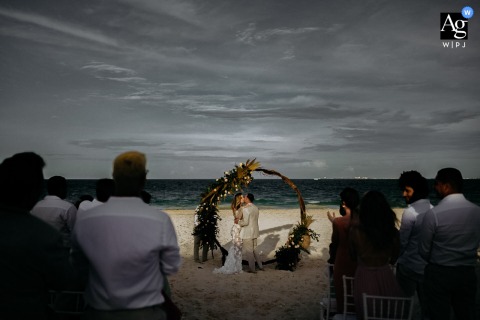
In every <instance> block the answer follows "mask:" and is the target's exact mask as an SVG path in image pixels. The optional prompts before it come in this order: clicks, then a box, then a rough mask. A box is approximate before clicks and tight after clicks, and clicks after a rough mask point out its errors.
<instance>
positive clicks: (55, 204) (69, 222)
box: [31, 176, 77, 248]
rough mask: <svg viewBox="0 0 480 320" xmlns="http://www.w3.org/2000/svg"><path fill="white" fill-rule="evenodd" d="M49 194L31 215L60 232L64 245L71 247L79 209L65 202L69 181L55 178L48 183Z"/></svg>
mask: <svg viewBox="0 0 480 320" xmlns="http://www.w3.org/2000/svg"><path fill="white" fill-rule="evenodd" d="M47 193H48V195H47V196H45V198H44V199H43V200H40V201H39V202H37V204H36V205H35V206H34V207H33V209H32V211H31V213H32V215H34V216H36V217H37V218H39V219H42V220H43V221H45V222H47V223H48V224H50V225H51V226H53V227H54V228H55V229H57V230H58V231H60V233H61V234H62V236H63V244H64V245H65V246H66V247H67V248H70V247H71V235H72V230H73V227H74V225H75V220H76V216H77V208H76V207H75V206H74V205H73V203H70V202H68V201H66V200H65V198H66V197H67V180H66V179H65V178H64V177H61V176H53V177H51V178H50V179H48V181H47Z"/></svg>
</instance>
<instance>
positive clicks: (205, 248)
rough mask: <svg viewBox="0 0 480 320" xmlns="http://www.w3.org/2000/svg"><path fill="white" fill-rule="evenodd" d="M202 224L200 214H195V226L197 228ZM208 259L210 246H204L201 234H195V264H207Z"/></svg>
mask: <svg viewBox="0 0 480 320" xmlns="http://www.w3.org/2000/svg"><path fill="white" fill-rule="evenodd" d="M199 224H200V220H199V219H198V213H196V212H195V215H194V217H193V225H194V227H197V226H198V225H199ZM200 247H202V260H200V257H199V254H198V251H199V250H200ZM207 257H208V246H207V245H202V236H201V235H200V234H195V233H194V234H193V260H195V262H199V263H202V262H205V261H207Z"/></svg>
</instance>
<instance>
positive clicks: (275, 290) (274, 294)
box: [164, 208, 403, 320]
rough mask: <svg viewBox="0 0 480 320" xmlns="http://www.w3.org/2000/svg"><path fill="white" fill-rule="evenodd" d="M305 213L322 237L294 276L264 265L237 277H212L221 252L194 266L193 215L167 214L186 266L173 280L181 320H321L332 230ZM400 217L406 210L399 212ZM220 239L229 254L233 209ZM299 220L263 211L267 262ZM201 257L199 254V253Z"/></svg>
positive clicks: (290, 213)
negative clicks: (181, 314)
mask: <svg viewBox="0 0 480 320" xmlns="http://www.w3.org/2000/svg"><path fill="white" fill-rule="evenodd" d="M329 210H330V211H335V212H336V213H337V216H338V210H332V209H313V210H312V209H310V210H308V209H307V215H311V216H313V219H314V220H315V221H314V222H313V223H312V224H311V226H310V228H311V229H313V230H314V231H315V232H316V233H318V234H319V235H320V237H319V241H318V242H317V241H314V240H312V241H311V244H310V247H309V251H310V254H307V253H303V252H302V254H301V261H300V262H299V264H298V267H297V269H296V270H295V271H293V272H291V271H285V270H276V269H275V266H276V264H275V263H271V264H267V265H265V269H266V271H265V272H258V273H256V274H250V273H246V272H243V273H240V274H235V275H221V274H213V269H214V268H218V267H220V266H221V263H222V262H221V258H222V255H221V253H220V250H215V251H213V258H212V252H211V251H210V252H209V256H208V260H207V261H206V262H204V263H196V262H194V261H193V236H192V231H193V215H194V211H193V210H185V209H168V210H164V211H165V212H166V213H167V214H168V215H169V216H170V217H171V219H172V222H173V224H174V226H175V230H176V232H177V237H178V244H179V247H180V255H181V257H182V265H181V267H180V270H179V272H178V273H177V274H175V275H173V276H170V277H169V282H170V286H171V289H172V299H173V301H174V302H175V303H176V304H177V305H178V306H179V308H180V309H181V310H182V312H183V319H184V320H189V319H226V320H228V319H257V318H259V319H305V320H307V319H319V318H320V301H321V299H322V298H323V297H324V295H325V292H326V289H327V284H328V281H327V280H328V277H327V275H326V273H325V270H326V263H327V260H328V257H329V254H328V245H329V244H330V239H331V233H332V226H331V222H330V221H329V220H328V218H327V211H329ZM394 211H395V213H396V214H397V217H399V218H400V217H401V214H402V212H403V208H395V209H394ZM219 215H220V218H221V220H220V219H219V220H218V227H219V232H218V235H217V239H218V240H219V242H220V243H221V244H222V246H224V247H225V249H227V250H228V248H229V247H230V244H231V237H230V229H231V226H232V223H233V218H232V214H231V212H230V210H224V209H221V210H219ZM299 221H300V209H299V208H297V209H266V208H260V216H259V227H260V237H259V239H258V248H259V251H260V252H261V254H260V255H261V257H262V260H263V261H267V260H270V259H273V258H274V255H275V250H277V249H278V248H279V247H281V246H282V245H283V244H284V243H285V242H286V240H287V237H288V233H289V231H290V230H291V229H292V228H293V226H294V225H295V224H297V222H299ZM200 254H201V253H200Z"/></svg>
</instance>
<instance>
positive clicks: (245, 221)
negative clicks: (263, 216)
mask: <svg viewBox="0 0 480 320" xmlns="http://www.w3.org/2000/svg"><path fill="white" fill-rule="evenodd" d="M238 224H239V225H240V226H241V227H242V230H241V231H240V236H241V237H242V239H243V251H244V252H245V258H246V260H247V261H248V266H249V268H250V271H253V272H254V271H255V261H257V264H258V267H259V268H260V269H262V268H263V265H262V262H261V261H260V255H259V254H258V252H257V251H256V248H257V238H258V236H259V234H260V233H259V228H258V208H257V206H255V205H254V204H253V203H250V204H249V205H247V206H245V207H243V218H242V220H240V221H238Z"/></svg>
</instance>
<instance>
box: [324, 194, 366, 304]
mask: <svg viewBox="0 0 480 320" xmlns="http://www.w3.org/2000/svg"><path fill="white" fill-rule="evenodd" d="M340 200H341V203H340V210H339V211H340V217H338V218H334V219H333V221H332V242H331V243H330V246H329V253H330V259H329V260H328V263H332V264H334V271H333V281H334V285H335V297H336V300H337V313H343V307H344V305H343V302H344V301H343V276H344V275H345V276H347V277H353V276H354V275H355V270H356V268H357V261H356V260H355V259H354V258H352V256H351V254H350V241H349V233H350V222H351V219H352V214H353V212H354V211H355V210H357V207H358V204H359V203H360V195H359V194H358V191H357V190H355V189H353V188H348V187H347V188H345V189H343V190H342V192H340ZM333 217H334V215H333Z"/></svg>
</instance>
